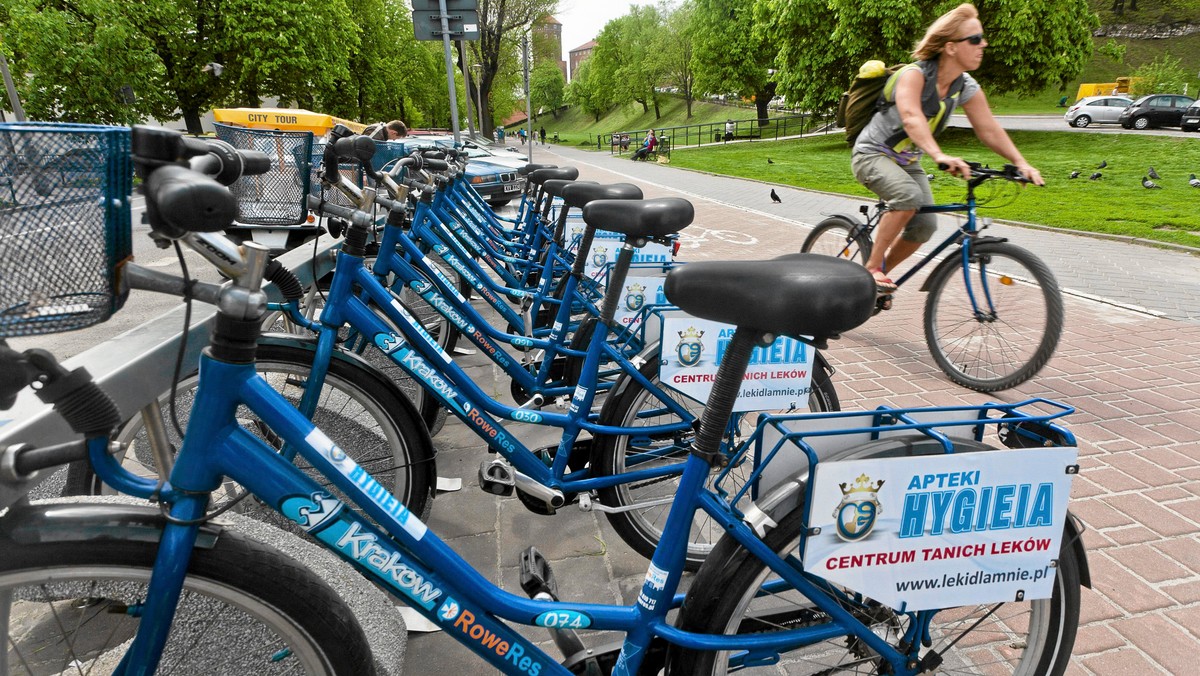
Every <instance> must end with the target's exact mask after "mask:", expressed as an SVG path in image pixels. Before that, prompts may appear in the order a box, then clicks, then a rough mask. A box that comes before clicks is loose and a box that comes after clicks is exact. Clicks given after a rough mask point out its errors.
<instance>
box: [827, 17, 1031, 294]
mask: <svg viewBox="0 0 1200 676" xmlns="http://www.w3.org/2000/svg"><path fill="white" fill-rule="evenodd" d="M986 46H987V40H985V39H984V37H983V24H982V23H981V22H980V21H979V11H978V10H976V9H975V6H974V5H971V4H969V3H964V4H961V5H959V6H958V7H956V8H954V9H953V10H951V11H950V12H947V13H946V14H943V15H942V16H941V17H939V18H938V19H937V20H936V21H934V22H933V24H932V25H930V26H929V29H928V30H926V31H925V37H924V38H922V39H921V41H920V42H919V43H917V46H916V48H915V49H914V50H913V58H914V59H916V60H917V62H916V63H913V64H910V65H909V66H906V67H904V68H903V69H901V70H900V71H899V72H897V73H896V74H895V75H893V76H892V80H891V81H890V82H889V83H888V85H887V87H885V89H884V96H885V98H886V99H887V100H888V103H889V104H891V103H892V102H893V101H894V105H887V106H886V107H884V108H882V109H881V110H879V111H878V112H876V113H875V116H874V117H873V118H871V121H870V122H869V123H868V124H867V126H866V127H865V128H864V129H863V130H862V133H860V134H859V135H858V138H857V139H856V140H855V143H854V149H853V152H852V156H851V159H850V167H851V169H852V170H853V172H854V178H855V179H856V180H858V182H859V183H862V184H863V185H864V186H866V187H867V189H869V190H870V191H871V192H874V193H875V194H877V195H879V198H880V199H882V200H883V201H885V202H886V203H887V205H888V207H889V209H890V210H889V211H888V212H887V213H886V214H884V216H883V218H882V219H881V220H880V222H879V227H878V228H877V229H876V231H875V246H874V248H873V249H872V251H871V257H870V259H869V260H868V261H867V269H868V270H870V271H871V273H872V274H873V275H874V276H875V282H876V286H877V288H878V291H879V293H881V294H885V295H886V294H890V293H891V292H893V291H895V290H896V285H895V283H893V282H892V280H891V279H890V278H889V277H888V272H889V271H890V270H892V269H893V268H895V267H896V265H898V264H899V263H900V262H901V261H903V260H904V259H906V258H908V257H909V256H911V255H912V254H913V253H914V252H916V250H917V249H919V248H920V247H921V244H923V243H924V242H927V241H929V238H930V237H932V236H933V232H934V230H935V229H936V228H937V220H936V216H935V215H934V214H918V213H917V209H918V208H919V207H921V206H923V205H927V204H933V192H932V191H931V190H930V188H929V178H928V177H927V176H926V175H925V170H924V169H923V168H922V167H921V161H920V160H921V153H922V152H924V153H926V154H928V155H929V157H930V159H932V160H933V161H934V162H935V163H936V164H937V165H938V166H939V167H945V170H946V171H948V172H950V174H952V175H954V176H960V177H962V178H970V175H971V170H970V168H969V167H968V166H967V163H966V162H965V161H964V160H963V159H962V158H960V157H953V156H951V155H947V154H946V153H944V152H942V149H941V148H940V147H939V146H938V144H937V141H935V140H934V137H935V136H936V135H937V134H939V133H940V132H941V131H942V129H944V128H945V127H946V123H947V121H948V120H949V118H950V114H951V113H953V112H954V109H955V108H956V107H958V106H961V107H962V109H963V112H965V113H966V114H967V119H968V120H970V122H971V126H972V127H973V128H974V130H975V135H976V136H977V137H979V140H980V141H983V143H984V144H985V145H987V147H989V148H991V149H992V150H993V151H995V152H996V154H998V155H1000V156H1002V157H1004V158H1006V159H1007V160H1008V161H1009V162H1011V163H1012V164H1014V165H1016V167H1017V169H1018V170H1019V171H1020V172H1021V174H1023V175H1024V176H1026V177H1027V178H1029V179H1030V180H1032V181H1033V182H1034V183H1035V184H1037V185H1044V183H1045V182H1044V181H1043V180H1042V176H1041V174H1040V173H1039V172H1038V170H1037V169H1034V168H1033V167H1032V166H1031V165H1030V164H1029V163H1028V162H1027V161H1025V158H1024V157H1022V156H1021V153H1020V152H1019V151H1018V150H1017V147H1016V146H1015V145H1014V144H1013V142H1012V139H1010V138H1009V137H1008V134H1006V133H1005V131H1004V129H1003V128H1002V127H1001V126H1000V123H999V122H997V121H996V118H995V117H993V115H992V111H991V109H990V108H989V107H988V103H987V97H986V96H984V93H983V90H981V89H980V88H979V83H977V82H976V81H975V79H974V78H972V77H971V76H970V75H969V74H968V73H969V72H970V71H972V70H975V69H976V68H978V67H979V64H980V63H981V62H982V61H983V49H984V47H986ZM901 233H903V234H901Z"/></svg>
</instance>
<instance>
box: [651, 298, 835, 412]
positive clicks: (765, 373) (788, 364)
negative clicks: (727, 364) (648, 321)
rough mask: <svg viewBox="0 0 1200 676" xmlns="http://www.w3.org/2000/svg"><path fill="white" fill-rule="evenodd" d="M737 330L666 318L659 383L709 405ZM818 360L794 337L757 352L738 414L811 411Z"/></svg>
mask: <svg viewBox="0 0 1200 676" xmlns="http://www.w3.org/2000/svg"><path fill="white" fill-rule="evenodd" d="M733 332H734V327H732V326H730V325H729V324H722V323H720V322H713V321H708V320H705V319H696V318H694V317H688V316H686V315H685V316H676V317H664V318H663V329H662V363H661V364H660V365H659V370H658V375H659V380H660V381H661V382H662V383H663V384H665V385H666V386H667V387H670V388H671V389H673V390H676V391H678V392H682V393H683V394H686V395H687V396H689V397H691V398H693V399H695V400H696V401H700V402H704V401H707V400H708V393H709V391H710V390H712V385H713V382H714V381H715V380H716V378H717V367H718V366H720V364H721V359H722V358H723V357H724V356H725V350H726V348H728V347H729V342H730V341H731V340H732V339H733ZM813 358H814V351H813V348H812V347H810V346H808V345H805V344H804V343H802V342H800V341H798V340H793V339H791V338H785V337H780V338H777V339H776V340H775V342H774V343H772V344H771V345H768V346H767V347H759V348H755V350H754V353H753V354H752V356H751V358H750V366H748V367H747V368H746V375H745V377H744V378H743V379H742V387H741V391H740V392H739V393H738V398H737V402H736V403H735V404H734V407H733V410H734V411H774V410H780V409H783V410H793V409H794V410H803V409H806V408H808V395H809V392H810V391H811V385H812V363H813Z"/></svg>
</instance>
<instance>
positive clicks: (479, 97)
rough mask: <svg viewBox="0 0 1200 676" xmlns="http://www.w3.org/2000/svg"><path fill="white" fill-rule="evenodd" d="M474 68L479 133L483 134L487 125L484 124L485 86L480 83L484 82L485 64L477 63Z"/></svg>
mask: <svg viewBox="0 0 1200 676" xmlns="http://www.w3.org/2000/svg"><path fill="white" fill-rule="evenodd" d="M471 67H472V68H475V69H476V71H475V112H477V113H478V114H479V133H480V134H482V133H483V130H484V129H485V127H484V126H483V87H480V86H479V85H480V83H481V82H483V64H482V63H477V64H475V65H473V66H471Z"/></svg>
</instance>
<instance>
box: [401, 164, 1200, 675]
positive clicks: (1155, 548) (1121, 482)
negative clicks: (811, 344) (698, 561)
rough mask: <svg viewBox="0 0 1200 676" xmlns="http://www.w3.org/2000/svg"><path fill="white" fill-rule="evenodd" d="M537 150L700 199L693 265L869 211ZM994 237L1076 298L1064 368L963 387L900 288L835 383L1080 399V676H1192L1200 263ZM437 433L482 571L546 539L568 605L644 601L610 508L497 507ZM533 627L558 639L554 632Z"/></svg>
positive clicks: (898, 396)
mask: <svg viewBox="0 0 1200 676" xmlns="http://www.w3.org/2000/svg"><path fill="white" fill-rule="evenodd" d="M537 152H538V155H535V159H537V160H540V161H551V162H557V163H559V164H567V163H571V164H576V165H577V166H580V168H581V174H582V175H581V178H588V179H592V180H597V181H601V182H613V181H620V180H631V178H632V179H635V180H634V182H636V183H638V184H639V185H642V186H643V188H644V190H645V192H646V195H647V197H656V196H666V195H683V196H686V197H689V198H690V199H692V201H693V203H694V204H695V205H696V220H695V223H696V226H698V227H693V231H695V232H697V233H699V236H698V237H697V236H693V240H696V239H699V240H701V241H698V242H694V244H695V246H688V247H685V248H684V249H683V251H682V252H681V258H682V259H684V260H704V259H721V258H767V257H772V256H774V255H777V254H778V253H782V252H785V251H796V250H798V249H799V244H800V241H801V240H802V239H803V237H804V235H805V233H806V232H807V228H806V227H805V226H804V225H803V224H805V223H814V222H816V221H817V220H819V219H820V217H821V214H822V213H824V212H834V211H853V210H854V208H855V207H854V205H855V204H856V203H855V202H852V201H850V200H846V199H844V198H838V197H834V196H828V195H823V194H815V193H807V192H804V191H800V190H793V189H783V188H779V187H776V190H777V191H778V192H779V194H780V196H781V197H782V199H783V204H781V205H772V204H771V202H770V200H769V199H768V198H767V191H768V188H767V186H765V185H762V184H759V183H754V182H749V181H736V180H732V179H725V178H716V177H710V176H706V175H703V174H699V173H696V172H686V171H679V170H674V169H670V168H668V167H660V166H654V165H649V164H644V163H636V164H635V163H633V162H630V161H628V160H622V159H619V158H610V157H609V156H607V155H599V154H593V153H582V152H579V151H576V150H573V149H564V148H557V147H552V148H550V150H549V151H548V152H543V151H542V149H541V148H540V147H539V148H538V151H537ZM615 172H620V173H615ZM699 228H705V229H706V230H699ZM995 229H996V231H998V232H1000V233H1002V234H1009V235H1011V237H1012V239H1013V240H1014V241H1016V242H1017V243H1018V244H1020V245H1022V246H1025V247H1027V248H1030V249H1032V250H1034V251H1036V252H1037V253H1038V255H1039V256H1041V257H1043V259H1044V260H1046V261H1047V263H1048V264H1049V265H1050V267H1051V268H1052V269H1053V271H1054V272H1055V274H1056V275H1057V276H1058V278H1059V280H1060V282H1061V283H1062V285H1063V286H1064V287H1066V288H1068V289H1072V290H1074V291H1075V292H1076V293H1071V294H1069V295H1068V297H1067V300H1066V312H1067V322H1066V328H1065V332H1064V336H1063V339H1062V342H1061V343H1060V345H1059V347H1058V351H1057V353H1056V354H1055V356H1054V358H1053V359H1052V360H1051V361H1050V363H1049V365H1048V366H1047V367H1046V368H1045V369H1044V370H1043V371H1042V373H1041V374H1039V376H1038V377H1037V378H1036V379H1035V380H1033V381H1032V382H1029V383H1025V384H1024V385H1022V386H1021V387H1019V388H1017V389H1015V390H1012V391H1008V392H1003V393H999V394H995V395H990V396H985V395H980V394H977V393H974V392H970V391H967V390H964V389H962V388H959V387H957V386H955V385H953V384H952V383H950V382H949V381H948V380H946V378H945V377H944V376H943V374H942V373H941V371H939V370H938V369H937V367H936V366H935V365H934V364H933V361H932V359H931V358H930V357H929V355H928V352H927V350H926V347H925V342H924V337H923V334H922V331H921V323H920V322H921V309H922V306H921V304H922V302H923V298H922V296H921V294H919V293H916V292H911V293H905V292H903V291H902V292H901V294H900V295H898V296H897V299H896V306H895V308H894V309H893V310H891V311H890V312H886V313H883V314H881V315H879V316H877V317H875V318H874V319H872V320H870V321H869V322H868V323H867V324H866V325H865V326H863V327H861V328H859V329H857V330H855V331H853V332H851V333H850V334H848V335H846V336H844V337H843V338H842V340H840V341H837V342H835V343H833V344H832V345H831V347H830V349H829V350H828V351H827V353H826V354H827V356H828V357H829V359H830V360H831V362H832V363H833V364H834V365H835V366H836V367H837V369H838V373H837V374H836V375H835V376H834V382H835V384H836V386H837V388H838V392H839V395H840V396H841V399H842V404H843V407H844V408H846V409H856V408H859V409H861V408H867V407H874V406H876V405H878V404H881V403H885V402H886V403H889V404H893V405H899V406H917V405H925V404H929V405H951V404H959V403H971V404H978V403H983V402H986V401H989V400H990V401H1006V402H1011V401H1019V400H1021V399H1024V398H1027V397H1032V396H1038V397H1048V398H1052V399H1057V400H1060V401H1064V402H1066V403H1068V404H1070V405H1072V406H1075V407H1076V408H1077V409H1078V410H1077V412H1076V413H1075V414H1074V415H1072V416H1071V417H1070V418H1069V426H1070V428H1071V430H1072V431H1073V432H1074V433H1075V434H1076V436H1077V437H1078V439H1079V444H1080V464H1081V469H1082V472H1081V474H1080V476H1079V477H1078V478H1077V479H1076V480H1075V482H1074V490H1073V501H1072V510H1073V511H1074V512H1075V513H1076V514H1077V515H1078V516H1079V517H1080V518H1081V519H1082V520H1083V521H1084V523H1086V525H1087V526H1088V530H1087V532H1086V533H1085V535H1084V541H1085V543H1086V545H1087V549H1088V558H1089V564H1090V567H1091V576H1092V583H1093V589H1092V590H1090V591H1088V590H1085V592H1084V596H1083V608H1082V626H1081V628H1080V632H1079V637H1078V639H1077V641H1076V644H1075V660H1074V662H1073V664H1072V666H1071V669H1070V671H1069V673H1072V674H1102V675H1104V676H1108V675H1110V674H1138V675H1141V674H1150V673H1171V674H1185V673H1194V672H1193V669H1195V668H1196V667H1195V663H1194V662H1192V661H1191V660H1194V659H1195V655H1197V654H1200V535H1198V534H1200V412H1198V410H1200V321H1197V320H1200V310H1197V309H1196V307H1195V301H1196V300H1197V299H1200V258H1197V257H1194V256H1190V255H1188V254H1184V253H1177V252H1170V251H1164V250H1160V249H1155V248H1150V247H1144V246H1139V245H1133V244H1128V243H1121V242H1110V241H1103V240H1097V239H1092V238H1086V237H1077V236H1072V235H1064V234H1061V233H1054V232H1041V231H1036V230H1029V229H1023V228H1001V227H999V226H996V227H995ZM714 230H716V231H727V232H716V233H714V232H712V231H714ZM751 240H753V243H752V244H751V243H748V242H750V241H751ZM1114 303H1115V304H1114ZM1124 304H1129V305H1133V306H1138V307H1141V308H1146V309H1148V310H1150V312H1147V311H1135V310H1131V309H1127V308H1126V307H1122V306H1121V305H1124ZM1153 313H1159V314H1158V315H1157V316H1156V315H1155V314H1153ZM474 370H475V373H476V374H478V376H479V378H480V379H481V380H482V381H483V382H491V383H492V385H493V388H494V391H495V392H496V393H497V395H500V394H501V393H507V391H508V384H507V382H504V381H502V380H499V379H496V377H495V374H494V371H493V370H492V369H491V368H490V367H488V366H485V365H478V366H475V367H474ZM543 438H544V437H543ZM437 443H438V446H439V448H440V453H441V455H440V456H439V468H438V469H439V473H440V474H442V475H443V476H461V477H463V479H464V483H465V484H466V486H465V487H464V489H463V491H461V492H459V493H456V494H449V495H445V496H442V497H440V498H438V500H437V501H436V503H435V506H434V513H433V517H432V522H433V525H434V528H435V530H437V531H438V532H439V533H442V534H443V535H444V536H445V537H447V538H448V540H449V542H450V544H451V545H452V546H453V547H455V548H456V549H457V550H458V551H460V552H461V553H462V554H463V555H464V556H466V558H467V559H468V560H469V561H471V562H472V563H473V564H474V565H475V566H477V567H479V569H480V570H481V571H484V572H485V573H487V574H489V576H490V577H491V578H492V579H493V580H496V581H500V582H501V583H503V584H504V586H505V587H506V588H507V589H510V590H514V591H516V590H517V589H518V588H517V585H516V575H515V561H516V556H517V554H518V552H519V551H520V550H521V549H522V548H524V547H525V546H527V545H528V544H533V545H536V546H537V547H538V548H539V549H541V550H542V551H543V552H544V553H545V554H546V555H547V556H548V558H550V559H551V560H552V562H553V563H554V569H555V573H556V574H557V576H558V579H559V580H560V584H562V586H563V591H564V595H565V596H566V597H568V598H571V599H574V600H589V601H599V602H618V601H621V602H625V603H629V602H631V601H632V599H633V597H635V596H636V594H637V590H638V588H639V586H640V584H641V581H642V578H643V576H644V574H645V568H646V563H645V561H644V560H642V559H641V558H640V557H638V556H636V555H634V554H632V553H630V552H629V551H628V549H627V548H626V547H625V545H624V544H623V543H622V542H621V541H620V539H619V538H617V536H616V535H615V533H613V531H612V530H611V529H609V527H608V525H607V522H606V520H605V519H604V517H603V516H602V515H599V514H593V513H580V512H577V511H573V510H568V511H566V512H565V513H562V514H559V515H556V516H553V517H539V516H536V515H533V514H531V513H530V512H528V511H527V510H526V509H525V508H524V507H523V506H521V505H520V503H519V502H517V501H516V500H515V499H502V500H497V499H495V498H493V497H491V496H488V495H486V494H484V493H482V492H481V491H479V490H478V488H477V486H476V484H477V479H476V477H475V475H476V470H477V468H478V465H479V462H480V461H481V460H482V459H483V458H484V457H485V453H484V450H483V447H482V444H481V443H479V442H478V441H477V440H476V439H475V438H474V437H471V436H468V435H467V434H465V432H464V430H463V429H462V428H461V426H458V425H450V426H448V428H447V430H446V431H444V432H443V433H442V434H441V435H440V436H439V437H438V439H437ZM524 632H525V633H526V634H527V635H529V636H531V637H533V638H536V639H538V640H543V639H544V638H545V636H544V633H543V632H542V631H541V630H534V629H525V630H524ZM599 640H600V638H592V639H589V642H590V643H593V642H597V641H599ZM480 665H481V663H480V662H478V661H477V660H475V659H474V658H473V656H471V655H470V654H468V653H467V652H466V650H465V649H463V648H460V647H459V646H458V645H456V644H454V643H452V642H451V641H450V640H449V639H448V638H447V637H445V636H442V635H438V634H429V635H420V636H417V635H413V636H412V637H410V643H409V653H408V665H407V673H409V674H414V675H416V674H427V673H432V672H433V671H434V670H437V671H441V672H444V673H466V672H467V671H468V670H470V672H471V673H479V671H480Z"/></svg>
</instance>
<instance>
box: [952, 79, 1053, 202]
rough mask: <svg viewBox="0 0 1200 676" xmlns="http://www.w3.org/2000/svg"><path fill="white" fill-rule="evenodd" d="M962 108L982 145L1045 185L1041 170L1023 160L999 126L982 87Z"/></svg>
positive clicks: (1036, 182)
mask: <svg viewBox="0 0 1200 676" xmlns="http://www.w3.org/2000/svg"><path fill="white" fill-rule="evenodd" d="M962 108H963V112H964V113H966V115H967V119H968V120H970V121H971V127H972V128H973V129H974V130H975V136H977V137H978V138H979V140H980V141H983V144H984V145H986V146H987V147H989V148H991V149H992V150H993V151H994V152H995V153H996V154H997V155H999V156H1001V157H1003V158H1004V159H1006V160H1008V161H1009V162H1011V163H1012V164H1013V165H1015V166H1016V167H1017V171H1020V172H1021V174H1022V175H1023V176H1025V177H1026V178H1028V179H1029V180H1031V181H1033V182H1034V184H1035V185H1046V181H1045V180H1044V179H1043V178H1042V174H1041V172H1039V171H1038V170H1037V169H1035V168H1034V167H1033V165H1031V164H1029V162H1027V161H1025V158H1024V157H1023V156H1022V155H1021V151H1019V150H1017V146H1016V144H1014V143H1013V142H1012V139H1011V138H1009V136H1008V132H1006V131H1004V127H1001V126H1000V123H999V122H998V121H997V120H996V116H995V115H992V109H991V107H990V106H988V103H987V96H985V95H984V93H983V90H982V89H981V90H979V91H977V92H975V95H974V96H972V97H971V98H970V99H969V100H968V101H967V102H966V103H964V104H963V107H962Z"/></svg>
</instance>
